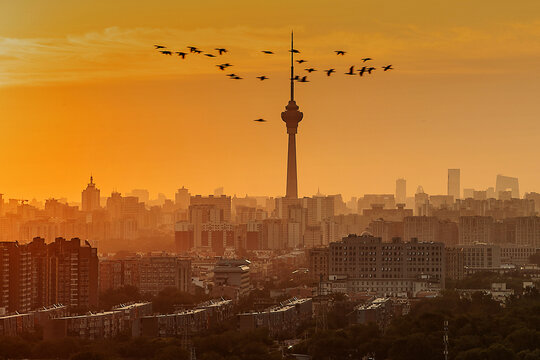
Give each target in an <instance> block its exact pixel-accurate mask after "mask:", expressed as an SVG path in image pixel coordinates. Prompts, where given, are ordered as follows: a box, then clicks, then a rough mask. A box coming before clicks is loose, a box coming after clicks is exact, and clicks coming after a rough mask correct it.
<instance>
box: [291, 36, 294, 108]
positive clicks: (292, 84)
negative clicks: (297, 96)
mask: <svg viewBox="0 0 540 360" xmlns="http://www.w3.org/2000/svg"><path fill="white" fill-rule="evenodd" d="M293 38H294V34H293V32H292V31H291V101H294V42H293V41H294V40H293Z"/></svg>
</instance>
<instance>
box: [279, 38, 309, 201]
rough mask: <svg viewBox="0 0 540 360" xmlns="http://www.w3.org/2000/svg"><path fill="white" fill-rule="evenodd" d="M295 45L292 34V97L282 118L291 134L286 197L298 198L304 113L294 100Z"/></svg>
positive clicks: (288, 132)
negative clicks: (298, 153)
mask: <svg viewBox="0 0 540 360" xmlns="http://www.w3.org/2000/svg"><path fill="white" fill-rule="evenodd" d="M293 50H294V46H293V38H292V34H291V50H290V52H291V99H290V100H289V104H288V105H287V106H286V107H285V109H286V110H285V111H284V112H282V113H281V119H282V120H283V121H284V122H285V124H286V125H287V134H288V135H289V145H288V155H287V192H286V195H285V197H287V198H293V199H296V198H298V182H297V181H298V180H297V173H296V133H297V132H298V123H299V122H300V121H302V118H303V117H304V114H303V113H301V112H300V111H298V109H299V107H298V105H296V102H295V101H294V51H293Z"/></svg>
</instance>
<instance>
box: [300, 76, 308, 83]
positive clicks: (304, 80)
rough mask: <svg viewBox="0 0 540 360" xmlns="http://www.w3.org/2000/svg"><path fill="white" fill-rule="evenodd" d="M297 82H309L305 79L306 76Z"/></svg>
mask: <svg viewBox="0 0 540 360" xmlns="http://www.w3.org/2000/svg"><path fill="white" fill-rule="evenodd" d="M298 82H309V80H308V79H307V76H302V77H301V78H300V79H299V80H298Z"/></svg>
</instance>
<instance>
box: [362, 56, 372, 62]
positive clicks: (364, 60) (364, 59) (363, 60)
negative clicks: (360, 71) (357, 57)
mask: <svg viewBox="0 0 540 360" xmlns="http://www.w3.org/2000/svg"><path fill="white" fill-rule="evenodd" d="M369 60H373V59H372V58H369V57H367V58H363V59H362V62H366V61H369Z"/></svg>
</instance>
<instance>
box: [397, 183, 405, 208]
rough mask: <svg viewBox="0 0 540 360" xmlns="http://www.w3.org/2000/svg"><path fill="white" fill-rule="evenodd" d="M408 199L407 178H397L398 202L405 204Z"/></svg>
mask: <svg viewBox="0 0 540 360" xmlns="http://www.w3.org/2000/svg"><path fill="white" fill-rule="evenodd" d="M406 201H407V180H405V179H397V180H396V202H397V203H398V204H405V202H406Z"/></svg>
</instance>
